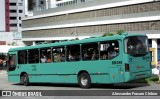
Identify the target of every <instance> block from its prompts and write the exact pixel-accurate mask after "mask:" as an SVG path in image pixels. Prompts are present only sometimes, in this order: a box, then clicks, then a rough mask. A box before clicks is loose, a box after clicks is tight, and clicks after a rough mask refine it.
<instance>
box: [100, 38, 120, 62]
mask: <svg viewBox="0 0 160 99" xmlns="http://www.w3.org/2000/svg"><path fill="white" fill-rule="evenodd" d="M118 55H119V44H118V41H109V42H103V43H101V44H100V58H101V59H102V60H106V59H113V58H115V57H116V56H118Z"/></svg>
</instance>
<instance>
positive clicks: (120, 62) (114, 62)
mask: <svg viewBox="0 0 160 99" xmlns="http://www.w3.org/2000/svg"><path fill="white" fill-rule="evenodd" d="M112 64H113V65H115V64H122V61H112Z"/></svg>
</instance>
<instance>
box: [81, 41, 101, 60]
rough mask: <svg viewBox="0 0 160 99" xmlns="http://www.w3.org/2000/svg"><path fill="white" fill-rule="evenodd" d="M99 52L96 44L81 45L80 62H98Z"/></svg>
mask: <svg viewBox="0 0 160 99" xmlns="http://www.w3.org/2000/svg"><path fill="white" fill-rule="evenodd" d="M98 59H99V51H98V43H90V44H83V45H82V60H84V61H86V60H98Z"/></svg>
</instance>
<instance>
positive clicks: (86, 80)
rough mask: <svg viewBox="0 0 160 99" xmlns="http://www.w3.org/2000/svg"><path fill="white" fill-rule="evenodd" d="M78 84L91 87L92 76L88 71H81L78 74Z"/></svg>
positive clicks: (82, 86)
mask: <svg viewBox="0 0 160 99" xmlns="http://www.w3.org/2000/svg"><path fill="white" fill-rule="evenodd" d="M78 84H79V86H80V87H81V88H89V87H90V86H91V78H90V76H89V74H88V73H85V72H84V73H81V74H80V75H79V76H78Z"/></svg>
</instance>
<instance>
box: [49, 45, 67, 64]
mask: <svg viewBox="0 0 160 99" xmlns="http://www.w3.org/2000/svg"><path fill="white" fill-rule="evenodd" d="M52 60H53V62H65V48H64V47H57V48H52Z"/></svg>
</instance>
